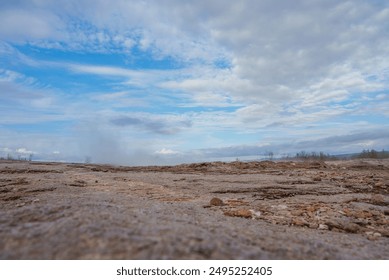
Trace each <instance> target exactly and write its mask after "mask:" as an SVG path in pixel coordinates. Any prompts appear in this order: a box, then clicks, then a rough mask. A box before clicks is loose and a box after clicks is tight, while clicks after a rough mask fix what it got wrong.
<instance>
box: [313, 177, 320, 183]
mask: <svg viewBox="0 0 389 280" xmlns="http://www.w3.org/2000/svg"><path fill="white" fill-rule="evenodd" d="M313 181H314V182H320V181H321V177H320V176H316V177H314V178H313Z"/></svg>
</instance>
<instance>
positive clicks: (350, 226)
mask: <svg viewBox="0 0 389 280" xmlns="http://www.w3.org/2000/svg"><path fill="white" fill-rule="evenodd" d="M326 225H327V226H328V228H329V229H330V230H333V229H338V230H341V231H345V232H351V233H356V232H358V231H359V230H360V227H359V226H358V225H357V224H355V223H352V222H349V221H347V220H343V219H334V220H330V221H327V222H326Z"/></svg>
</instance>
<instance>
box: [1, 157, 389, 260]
mask: <svg viewBox="0 0 389 280" xmlns="http://www.w3.org/2000/svg"><path fill="white" fill-rule="evenodd" d="M213 198H217V199H213ZM388 205H389V161H388V160H380V161H379V160H363V161H361V160H353V161H333V162H276V163H274V162H250V163H243V162H233V163H221V162H217V163H203V164H190V165H179V166H172V167H115V166H108V165H91V164H88V165H87V164H60V163H39V162H20V161H0V259H389V207H388Z"/></svg>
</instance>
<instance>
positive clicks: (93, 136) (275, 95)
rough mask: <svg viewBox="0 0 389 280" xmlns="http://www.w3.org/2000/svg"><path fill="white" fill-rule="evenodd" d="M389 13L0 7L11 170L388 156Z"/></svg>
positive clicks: (250, 4)
mask: <svg viewBox="0 0 389 280" xmlns="http://www.w3.org/2000/svg"><path fill="white" fill-rule="evenodd" d="M388 90H389V3H388V2H387V1H384V0H382V1H380V0H375V1H362V0H361V1H359V0H353V1H335V0H318V1H310V0H298V1H293V3H292V1H286V0H284V1H281V0H279V1H274V0H272V1H270V0H264V1H221V0H219V1H217V0H216V1H209V0H207V1H202V0H199V1H177V0H166V1H128V0H126V1H125V0H117V1H103V0H94V1H92V0H77V1H73V0H66V1H65V0H59V1H49V0H30V1H23V0H21V1H7V0H3V1H1V3H0V156H6V155H8V154H10V155H12V156H14V157H18V156H27V157H28V155H29V154H33V158H34V159H37V160H38V159H39V160H57V161H84V159H85V157H87V156H88V157H91V159H92V161H93V162H96V163H115V164H172V163H180V162H192V161H209V160H220V159H222V160H228V159H235V158H240V159H246V158H247V159H248V158H250V159H252V158H259V157H260V156H261V155H263V154H265V153H267V152H269V151H271V152H273V153H274V154H276V155H283V154H288V153H289V154H294V153H295V152H298V151H301V150H305V151H307V152H310V151H316V152H318V151H323V152H326V153H349V152H358V151H361V150H362V149H371V148H374V149H379V150H380V149H386V150H388V149H389V110H388V108H389V92H388Z"/></svg>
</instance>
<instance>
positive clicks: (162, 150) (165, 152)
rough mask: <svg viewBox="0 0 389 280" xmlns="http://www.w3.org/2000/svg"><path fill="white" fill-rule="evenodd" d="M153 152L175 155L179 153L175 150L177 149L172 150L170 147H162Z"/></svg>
mask: <svg viewBox="0 0 389 280" xmlns="http://www.w3.org/2000/svg"><path fill="white" fill-rule="evenodd" d="M155 153H156V154H159V155H177V154H179V152H177V151H173V150H171V149H166V148H162V149H161V150H159V151H156V152H155Z"/></svg>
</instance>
